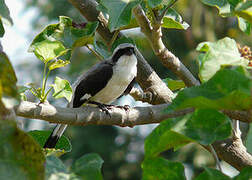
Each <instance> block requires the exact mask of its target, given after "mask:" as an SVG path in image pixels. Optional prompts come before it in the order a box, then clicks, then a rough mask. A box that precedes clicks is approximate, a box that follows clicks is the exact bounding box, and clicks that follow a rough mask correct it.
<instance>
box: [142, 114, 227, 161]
mask: <svg viewBox="0 0 252 180" xmlns="http://www.w3.org/2000/svg"><path fill="white" fill-rule="evenodd" d="M230 134H231V124H230V120H229V118H228V117H226V116H225V115H223V114H222V113H220V112H218V111H216V110H213V109H196V110H195V112H194V113H192V114H189V115H187V116H184V117H181V118H172V119H168V120H166V121H163V122H162V123H161V124H160V125H159V126H158V127H156V128H155V130H154V131H152V132H151V134H150V135H149V136H148V137H147V138H146V140H145V144H144V148H145V157H146V158H153V157H157V156H158V155H159V154H160V153H161V152H163V151H166V150H168V149H171V148H174V149H175V150H176V149H178V148H180V147H182V146H184V145H186V144H188V143H190V142H195V141H197V142H198V143H200V144H203V145H208V144H211V143H212V142H214V141H216V140H222V139H225V138H227V137H228V136H229V135H230Z"/></svg>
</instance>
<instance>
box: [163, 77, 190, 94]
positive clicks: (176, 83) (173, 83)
mask: <svg viewBox="0 0 252 180" xmlns="http://www.w3.org/2000/svg"><path fill="white" fill-rule="evenodd" d="M163 81H164V82H165V83H166V85H167V86H168V87H169V89H170V90H172V91H175V90H178V89H182V88H185V87H186V86H185V83H184V82H183V81H182V80H173V79H170V78H165V79H164V80H163Z"/></svg>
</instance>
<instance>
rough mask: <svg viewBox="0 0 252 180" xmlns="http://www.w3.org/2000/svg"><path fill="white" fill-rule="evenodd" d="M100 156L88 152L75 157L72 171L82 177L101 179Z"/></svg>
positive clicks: (94, 179) (93, 179)
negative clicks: (77, 157)
mask: <svg viewBox="0 0 252 180" xmlns="http://www.w3.org/2000/svg"><path fill="white" fill-rule="evenodd" d="M103 162H104V161H103V160H102V158H101V157H100V156H99V155H98V154H96V153H90V154H86V155H84V156H82V157H81V158H79V159H77V160H76V161H75V163H74V164H73V166H72V171H73V172H74V173H75V174H76V175H78V176H79V177H81V178H82V179H92V180H102V179H103V178H102V173H101V168H102V164H103Z"/></svg>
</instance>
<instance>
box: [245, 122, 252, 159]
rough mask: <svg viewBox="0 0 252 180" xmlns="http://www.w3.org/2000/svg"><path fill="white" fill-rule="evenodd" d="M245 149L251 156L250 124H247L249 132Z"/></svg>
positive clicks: (251, 126) (251, 137)
mask: <svg viewBox="0 0 252 180" xmlns="http://www.w3.org/2000/svg"><path fill="white" fill-rule="evenodd" d="M245 144H246V148H247V151H248V152H249V153H250V154H252V124H249V132H248V134H247V137H246V142H245Z"/></svg>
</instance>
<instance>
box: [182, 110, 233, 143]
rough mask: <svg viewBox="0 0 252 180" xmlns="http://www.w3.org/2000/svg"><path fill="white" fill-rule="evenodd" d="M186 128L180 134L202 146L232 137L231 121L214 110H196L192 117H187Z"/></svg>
mask: <svg viewBox="0 0 252 180" xmlns="http://www.w3.org/2000/svg"><path fill="white" fill-rule="evenodd" d="M183 121H186V123H185V126H184V127H183V128H182V129H181V130H179V131H178V132H179V133H181V134H183V135H184V136H186V137H189V138H190V139H193V140H195V141H197V142H199V143H200V144H203V145H209V144H212V143H213V142H214V141H216V140H222V139H225V138H227V137H229V136H230V135H231V121H230V119H229V118H228V117H227V116H225V115H224V114H222V113H220V112H219V111H217V110H214V109H196V110H195V111H194V113H193V114H192V115H191V116H185V117H184V118H183Z"/></svg>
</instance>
